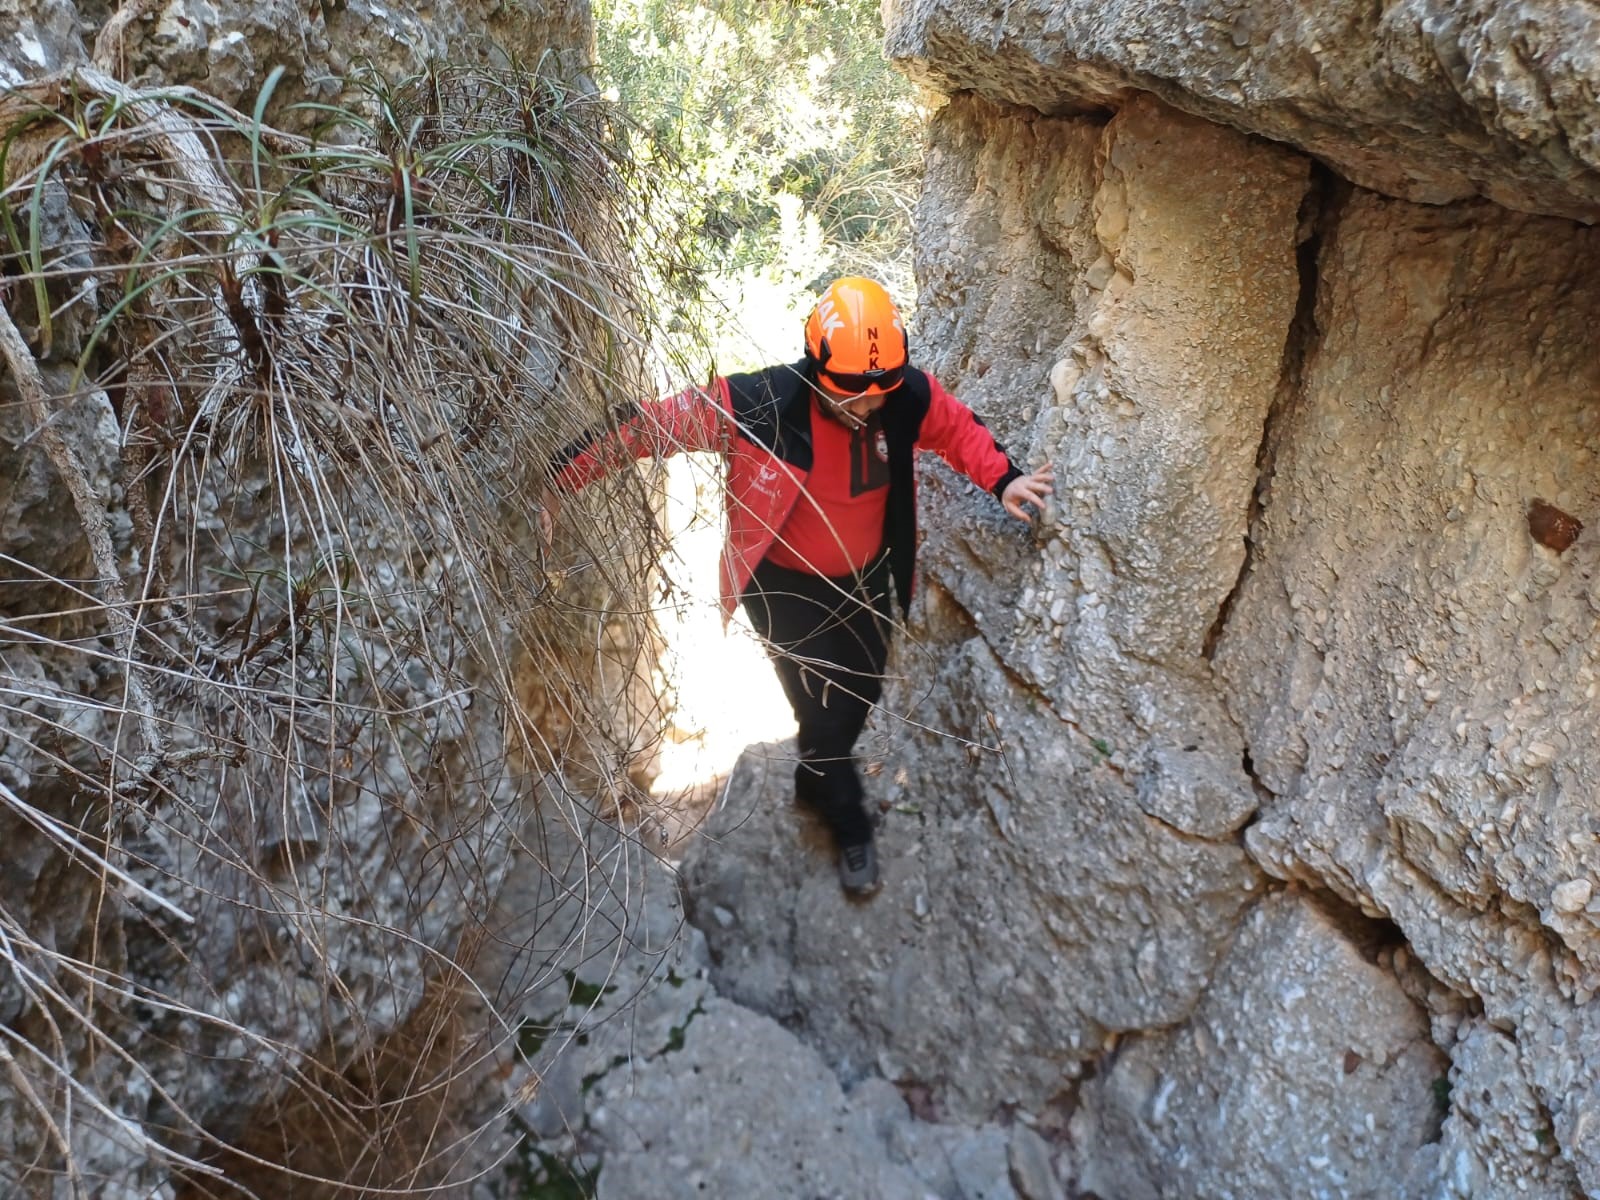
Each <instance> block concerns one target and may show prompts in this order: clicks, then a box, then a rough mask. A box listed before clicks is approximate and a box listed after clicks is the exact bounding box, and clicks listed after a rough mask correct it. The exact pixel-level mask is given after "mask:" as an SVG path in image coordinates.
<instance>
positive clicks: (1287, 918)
mask: <svg viewBox="0 0 1600 1200" xmlns="http://www.w3.org/2000/svg"><path fill="white" fill-rule="evenodd" d="M1445 1067H1446V1060H1445V1058H1444V1056H1443V1055H1442V1054H1441V1053H1440V1052H1439V1050H1438V1049H1437V1048H1436V1047H1435V1046H1434V1045H1433V1042H1432V1040H1431V1039H1430V1037H1429V1030H1428V1022H1427V1020H1426V1016H1425V1014H1424V1013H1423V1012H1422V1011H1421V1010H1420V1009H1418V1008H1417V1007H1416V1006H1415V1005H1414V1004H1412V1002H1411V1001H1410V1000H1409V999H1408V998H1407V997H1406V995H1405V994H1404V993H1403V991H1402V990H1401V988H1400V986H1399V984H1398V983H1397V982H1396V980H1395V978H1394V976H1393V975H1392V974H1391V973H1389V972H1387V971H1385V970H1383V969H1382V968H1381V967H1379V966H1377V965H1374V964H1373V963H1369V962H1367V961H1366V960H1365V959H1364V958H1363V957H1362V955H1361V954H1360V953H1359V952H1358V951H1357V949H1356V947H1355V946H1354V945H1353V944H1352V942H1351V941H1350V939H1349V938H1348V936H1347V935H1346V934H1345V932H1344V931H1343V930H1341V929H1340V928H1338V927H1337V925H1335V924H1334V923H1333V922H1331V921H1330V920H1329V919H1328V918H1327V917H1326V916H1325V915H1323V914H1322V913H1320V912H1319V911H1318V910H1317V908H1316V907H1315V906H1314V905H1312V904H1310V903H1308V902H1307V900H1306V899H1305V898H1303V897H1298V896H1294V895H1292V894H1291V895H1284V894H1279V895H1275V896H1273V897H1271V898H1269V899H1267V900H1265V901H1263V902H1262V904H1261V905H1260V906H1258V907H1257V908H1256V909H1254V910H1253V911H1252V912H1251V913H1250V915H1249V916H1248V917H1247V918H1246V919H1245V921H1244V922H1243V924H1242V925H1241V927H1240V930H1239V936H1238V939H1237V940H1236V941H1235V943H1234V944H1233V946H1232V947H1231V948H1230V949H1229V951H1228V954H1227V956H1226V957H1225V958H1224V959H1223V961H1222V963H1221V964H1220V965H1219V967H1218V969H1217V972H1216V975H1215V978H1214V981H1213V984H1212V986H1211V987H1210V989H1208V990H1207V992H1206V995H1205V998H1204V1000H1202V1001H1201V1003H1200V1005H1199V1007H1198V1009H1197V1010H1196V1012H1195V1013H1194V1015H1193V1017H1192V1018H1190V1020H1188V1021H1187V1022H1185V1023H1184V1024H1183V1025H1182V1026H1180V1027H1179V1028H1177V1029H1174V1030H1167V1031H1162V1032H1159V1033H1152V1034H1147V1035H1143V1036H1135V1037H1132V1038H1130V1039H1129V1040H1128V1042H1127V1043H1126V1044H1125V1045H1122V1046H1119V1047H1118V1048H1117V1049H1116V1050H1115V1051H1114V1052H1112V1053H1110V1054H1108V1055H1107V1056H1105V1058H1104V1059H1103V1060H1102V1063H1101V1067H1100V1070H1099V1072H1098V1073H1097V1075H1096V1077H1095V1079H1094V1081H1093V1082H1092V1083H1090V1084H1088V1085H1086V1086H1085V1088H1084V1090H1083V1095H1082V1107H1081V1108H1080V1110H1079V1112H1078V1114H1077V1116H1076V1117H1075V1118H1074V1122H1073V1125H1074V1133H1075V1134H1076V1135H1077V1140H1078V1142H1079V1144H1080V1145H1081V1146H1082V1147H1083V1151H1082V1153H1083V1154H1084V1155H1085V1161H1084V1167H1083V1170H1082V1172H1081V1174H1080V1176H1079V1184H1080V1186H1082V1187H1084V1188H1086V1189H1087V1190H1089V1191H1092V1192H1094V1193H1096V1194H1098V1195H1104V1196H1116V1197H1119V1200H1155V1198H1156V1197H1159V1196H1169V1195H1184V1196H1221V1195H1229V1194H1235V1195H1237V1194H1245V1193H1246V1192H1247V1193H1248V1194H1251V1195H1271V1196H1308V1197H1330V1198H1331V1197H1358V1196H1360V1197H1372V1198H1374V1200H1376V1198H1377V1197H1398V1196H1400V1195H1401V1194H1402V1193H1401V1191H1400V1189H1399V1181H1400V1180H1401V1179H1403V1178H1404V1176H1405V1175H1406V1173H1407V1171H1408V1169H1409V1164H1411V1163H1412V1162H1413V1160H1415V1159H1416V1158H1418V1156H1419V1155H1422V1154H1423V1152H1424V1150H1425V1149H1428V1148H1429V1144H1430V1143H1432V1142H1433V1141H1435V1140H1436V1139H1437V1137H1438V1128H1439V1122H1440V1120H1441V1118H1442V1116H1443V1114H1444V1103H1443V1102H1444V1096H1443V1094H1442V1093H1441V1091H1440V1090H1439V1089H1438V1088H1436V1087H1435V1083H1436V1082H1438V1083H1442V1082H1443V1076H1444V1072H1445ZM1428 1157H1429V1158H1431V1150H1429V1153H1428Z"/></svg>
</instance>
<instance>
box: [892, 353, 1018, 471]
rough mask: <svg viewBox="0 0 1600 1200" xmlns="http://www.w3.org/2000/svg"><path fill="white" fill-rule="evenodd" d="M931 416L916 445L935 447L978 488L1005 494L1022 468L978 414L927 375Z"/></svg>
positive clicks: (936, 452) (927, 419)
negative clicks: (996, 439)
mask: <svg viewBox="0 0 1600 1200" xmlns="http://www.w3.org/2000/svg"><path fill="white" fill-rule="evenodd" d="M928 392H929V402H928V415H927V416H926V417H924V418H923V419H922V429H921V432H920V433H918V435H917V447H918V449H921V450H932V451H933V452H934V453H935V454H937V455H938V456H939V457H940V458H942V459H944V460H945V462H947V463H949V464H950V465H951V466H952V467H954V468H955V469H956V470H958V471H960V472H961V473H962V474H963V475H965V476H966V477H967V478H968V479H970V480H972V482H973V483H975V484H977V485H978V486H979V487H981V488H984V489H986V490H987V491H990V492H992V493H994V497H995V499H996V500H998V499H1000V497H1001V496H1002V495H1003V494H1004V492H1005V490H1006V488H1007V487H1008V486H1009V485H1010V483H1011V481H1012V480H1013V479H1017V478H1020V477H1021V476H1022V474H1023V472H1022V470H1021V469H1020V468H1019V467H1018V466H1017V464H1016V463H1014V462H1012V461H1011V457H1010V456H1009V455H1008V454H1007V453H1006V452H1005V449H1004V448H1003V447H1002V446H1001V445H1000V443H999V442H997V441H995V438H994V434H992V433H990V432H989V427H988V426H987V425H985V424H984V423H983V422H982V421H981V420H979V419H978V416H977V414H976V413H974V412H973V411H972V410H971V409H970V408H968V407H967V406H966V405H965V404H963V403H961V401H959V400H957V399H956V398H955V397H954V396H952V395H951V394H950V393H949V392H947V391H945V389H944V386H943V385H942V384H941V383H940V382H939V381H938V380H937V379H935V378H934V377H933V376H932V375H930V376H928Z"/></svg>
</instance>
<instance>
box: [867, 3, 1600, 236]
mask: <svg viewBox="0 0 1600 1200" xmlns="http://www.w3.org/2000/svg"><path fill="white" fill-rule="evenodd" d="M889 52H890V54H891V55H892V56H893V57H894V58H895V59H896V60H897V61H899V62H900V63H901V64H902V65H904V66H905V67H907V68H908V69H909V70H911V71H912V72H913V73H914V74H915V75H917V76H919V77H921V78H922V79H923V80H925V81H926V82H929V83H931V84H933V85H935V86H937V87H938V88H939V89H940V90H942V91H945V92H958V91H967V90H973V91H977V92H980V93H982V94H983V95H986V96H988V97H990V98H991V99H995V100H1000V101H1004V102H1007V103H1011V104H1021V105H1027V106H1029V107H1031V108H1034V109H1037V110H1039V111H1041V112H1046V113H1055V114H1059V113H1064V112H1073V111H1084V110H1089V109H1102V110H1104V109H1118V108H1121V107H1122V106H1123V105H1124V104H1125V103H1126V102H1127V101H1128V99H1129V98H1130V97H1131V96H1132V95H1133V94H1134V93H1135V92H1140V91H1143V92H1150V93H1152V94H1154V95H1157V96H1159V97H1160V98H1161V99H1162V100H1164V101H1165V102H1166V103H1168V104H1171V105H1173V106H1174V107H1176V108H1180V109H1183V110H1184V111H1186V112H1190V113H1194V114H1195V115H1197V116H1201V117H1204V118H1206V119H1207V120H1209V121H1215V122H1218V123H1220V124H1224V125H1229V126H1232V127H1233V128H1236V129H1240V130H1243V131H1245V132H1248V133H1256V134H1261V135H1263V136H1265V137H1268V138H1271V139H1273V140H1275V141H1280V142H1285V143H1287V144H1289V145H1292V146H1296V147H1298V148H1300V149H1302V150H1304V151H1306V152H1307V153H1309V154H1313V155H1315V156H1316V157H1318V158H1320V159H1322V160H1323V161H1324V162H1327V163H1329V164H1331V165H1332V166H1333V167H1334V169H1335V170H1337V171H1338V172H1339V173H1340V174H1341V175H1343V176H1345V177H1346V178H1348V179H1350V180H1352V181H1354V182H1356V183H1358V184H1360V185H1362V186H1363V187H1367V188H1372V189H1375V190H1377V191H1382V192H1386V193H1388V194H1390V195H1393V196H1398V197H1403V198H1405V199H1410V200H1416V201H1421V202H1426V203H1445V202H1449V201H1452V200H1459V199H1464V198H1467V197H1471V196H1474V195H1482V196H1486V197H1488V198H1490V199H1492V200H1494V201H1495V202H1496V203H1499V204H1503V205H1506V206H1507V207H1510V208H1517V209H1523V210H1525V211H1530V212H1542V213H1552V214H1558V215H1565V216H1572V217H1578V218H1580V219H1583V220H1588V221H1593V220H1596V219H1597V218H1600V115H1597V110H1596V106H1595V103H1594V96H1595V93H1596V90H1597V87H1600V14H1597V13H1596V12H1595V10H1594V7H1593V6H1592V5H1590V4H1587V3H1584V0H1513V2H1510V3H1507V2H1505V0H1403V2H1401V3H1394V4H1383V5H1372V4H1367V3H1363V2H1362V0H1332V2H1328V3H1320V4H1314V5H1307V4H1293V3H1289V2H1288V0H1273V2H1271V3H1266V4H1242V3H1234V4H1222V5H1219V4H1215V3H1210V2H1209V0H1181V2H1179V3H1169V2H1167V0H1111V2H1110V3H1094V2H1091V0H1039V2H1034V3H1026V4H1009V3H1008V4H1004V5H993V4H983V3H978V2H977V0H896V3H894V4H893V5H892V6H891V8H890V19H889Z"/></svg>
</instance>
